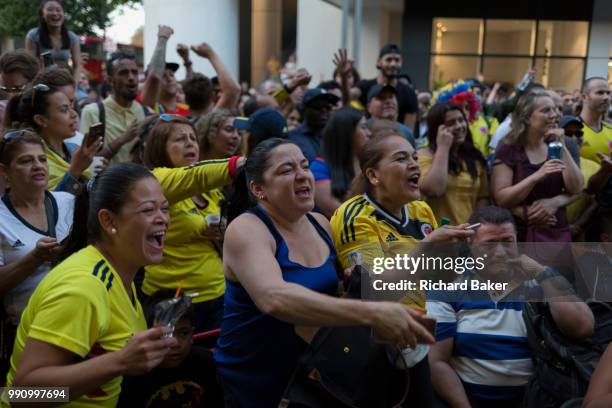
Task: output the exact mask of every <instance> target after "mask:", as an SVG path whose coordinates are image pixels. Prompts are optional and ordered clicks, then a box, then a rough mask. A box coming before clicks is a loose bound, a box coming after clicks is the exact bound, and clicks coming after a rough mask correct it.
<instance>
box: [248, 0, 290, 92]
mask: <svg viewBox="0 0 612 408" xmlns="http://www.w3.org/2000/svg"><path fill="white" fill-rule="evenodd" d="M252 7H253V14H252V18H251V21H252V23H251V24H252V27H253V29H252V31H251V33H252V34H251V35H252V37H251V83H252V84H253V85H256V84H258V83H259V82H261V81H262V80H263V79H265V76H266V73H267V62H268V60H269V59H270V57H272V56H276V58H277V59H278V61H279V64H280V63H281V61H280V59H281V51H282V44H281V42H282V41H281V40H282V32H283V27H282V16H283V10H282V1H281V0H253V3H252Z"/></svg>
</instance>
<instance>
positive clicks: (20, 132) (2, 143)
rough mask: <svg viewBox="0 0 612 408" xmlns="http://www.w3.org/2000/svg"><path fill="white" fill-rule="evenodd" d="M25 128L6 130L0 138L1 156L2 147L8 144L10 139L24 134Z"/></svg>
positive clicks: (0, 154)
mask: <svg viewBox="0 0 612 408" xmlns="http://www.w3.org/2000/svg"><path fill="white" fill-rule="evenodd" d="M26 132H27V131H26V130H23V129H21V130H10V131H8V132H6V133H5V134H4V135H3V136H2V139H1V140H0V157H2V153H3V152H4V147H5V146H6V145H7V144H9V143H10V142H11V140H12V139H15V138H16V137H19V136H23V135H24V134H26Z"/></svg>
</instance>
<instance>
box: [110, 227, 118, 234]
mask: <svg viewBox="0 0 612 408" xmlns="http://www.w3.org/2000/svg"><path fill="white" fill-rule="evenodd" d="M111 234H113V235H115V234H117V229H116V228H114V227H113V228H111Z"/></svg>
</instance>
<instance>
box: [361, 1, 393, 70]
mask: <svg viewBox="0 0 612 408" xmlns="http://www.w3.org/2000/svg"><path fill="white" fill-rule="evenodd" d="M385 17H386V14H385V12H384V10H383V8H382V5H380V4H376V3H373V2H372V3H367V5H366V4H364V6H363V18H362V20H361V55H360V56H359V73H360V74H361V77H362V78H374V77H375V76H376V75H378V70H377V69H376V61H377V60H378V53H379V52H380V48H381V47H382V46H383V44H384V43H385V42H386V40H387V38H386V37H383V34H384V33H385V31H386V30H387V27H386V26H384V23H385ZM383 26H384V27H383Z"/></svg>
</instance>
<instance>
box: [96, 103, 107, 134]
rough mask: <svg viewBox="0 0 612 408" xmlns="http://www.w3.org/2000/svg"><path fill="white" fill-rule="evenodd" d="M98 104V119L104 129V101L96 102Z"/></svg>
mask: <svg viewBox="0 0 612 408" xmlns="http://www.w3.org/2000/svg"><path fill="white" fill-rule="evenodd" d="M96 105H98V121H100V123H102V124H103V125H104V129H106V109H104V103H103V102H102V101H98V102H96Z"/></svg>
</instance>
